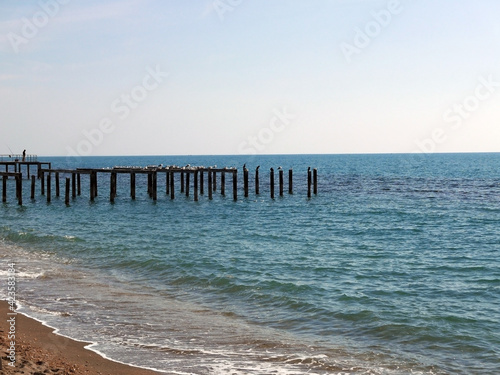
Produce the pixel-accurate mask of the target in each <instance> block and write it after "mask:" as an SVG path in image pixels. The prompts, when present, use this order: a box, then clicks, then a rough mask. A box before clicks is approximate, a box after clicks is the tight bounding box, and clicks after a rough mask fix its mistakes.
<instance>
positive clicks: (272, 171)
mask: <svg viewBox="0 0 500 375" xmlns="http://www.w3.org/2000/svg"><path fill="white" fill-rule="evenodd" d="M269 186H270V188H271V199H274V168H271V173H270V174H269Z"/></svg>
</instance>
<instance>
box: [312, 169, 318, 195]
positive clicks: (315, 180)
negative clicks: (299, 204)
mask: <svg viewBox="0 0 500 375" xmlns="http://www.w3.org/2000/svg"><path fill="white" fill-rule="evenodd" d="M313 190H314V195H316V194H318V170H317V169H316V168H314V169H313Z"/></svg>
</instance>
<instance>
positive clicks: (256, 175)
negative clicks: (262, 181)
mask: <svg viewBox="0 0 500 375" xmlns="http://www.w3.org/2000/svg"><path fill="white" fill-rule="evenodd" d="M259 168H260V165H259V166H258V167H257V168H255V194H256V195H259V194H260V189H259Z"/></svg>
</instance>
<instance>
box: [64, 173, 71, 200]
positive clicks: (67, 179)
mask: <svg viewBox="0 0 500 375" xmlns="http://www.w3.org/2000/svg"><path fill="white" fill-rule="evenodd" d="M69 180H70V179H69V177H66V190H65V193H66V194H65V195H64V203H65V204H66V206H69Z"/></svg>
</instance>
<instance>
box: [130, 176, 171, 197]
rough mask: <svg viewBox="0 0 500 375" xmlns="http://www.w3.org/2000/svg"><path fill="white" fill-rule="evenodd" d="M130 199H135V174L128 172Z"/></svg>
mask: <svg viewBox="0 0 500 375" xmlns="http://www.w3.org/2000/svg"><path fill="white" fill-rule="evenodd" d="M167 176H168V173H167ZM130 198H132V199H135V172H130Z"/></svg>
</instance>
